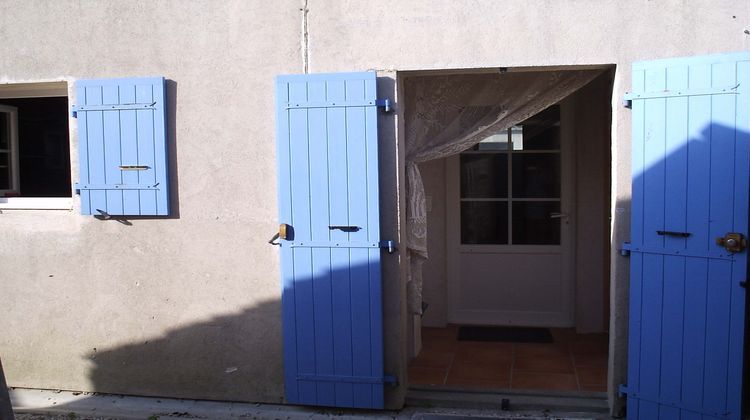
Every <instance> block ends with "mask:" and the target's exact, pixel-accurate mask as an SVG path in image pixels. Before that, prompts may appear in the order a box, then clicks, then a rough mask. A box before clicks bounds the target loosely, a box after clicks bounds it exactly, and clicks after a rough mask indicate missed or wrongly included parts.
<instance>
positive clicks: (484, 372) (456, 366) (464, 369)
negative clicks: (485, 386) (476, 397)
mask: <svg viewBox="0 0 750 420" xmlns="http://www.w3.org/2000/svg"><path fill="white" fill-rule="evenodd" d="M508 379H510V363H508V364H506V365H485V364H475V363H456V362H454V363H453V365H451V368H450V371H449V372H448V381H453V382H455V381H463V382H469V381H474V380H483V381H505V380H508Z"/></svg>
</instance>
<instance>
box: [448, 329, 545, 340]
mask: <svg viewBox="0 0 750 420" xmlns="http://www.w3.org/2000/svg"><path fill="white" fill-rule="evenodd" d="M458 341H501V342H507V343H552V342H554V341H555V340H554V339H553V338H552V334H550V332H549V329H548V328H527V327H472V326H463V327H459V329H458Z"/></svg>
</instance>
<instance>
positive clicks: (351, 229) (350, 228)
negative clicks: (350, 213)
mask: <svg viewBox="0 0 750 420" xmlns="http://www.w3.org/2000/svg"><path fill="white" fill-rule="evenodd" d="M328 229H330V230H337V229H338V230H340V231H342V232H357V231H359V230H360V229H362V228H361V227H359V226H351V225H330V226H328Z"/></svg>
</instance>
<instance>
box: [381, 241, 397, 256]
mask: <svg viewBox="0 0 750 420" xmlns="http://www.w3.org/2000/svg"><path fill="white" fill-rule="evenodd" d="M380 247H381V248H383V249H386V250H388V253H389V254H393V253H394V252H396V250H397V249H398V248H396V242H395V241H380Z"/></svg>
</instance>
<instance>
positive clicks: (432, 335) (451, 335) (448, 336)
mask: <svg viewBox="0 0 750 420" xmlns="http://www.w3.org/2000/svg"><path fill="white" fill-rule="evenodd" d="M457 335H458V328H456V327H453V326H448V327H446V328H428V327H424V328H422V340H430V339H438V340H454V341H455V340H456V336H457Z"/></svg>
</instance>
